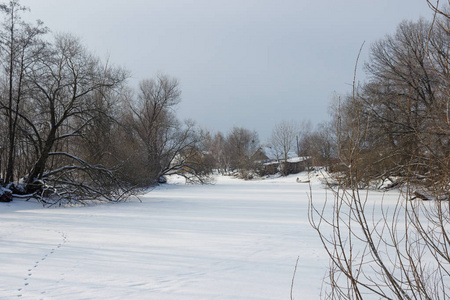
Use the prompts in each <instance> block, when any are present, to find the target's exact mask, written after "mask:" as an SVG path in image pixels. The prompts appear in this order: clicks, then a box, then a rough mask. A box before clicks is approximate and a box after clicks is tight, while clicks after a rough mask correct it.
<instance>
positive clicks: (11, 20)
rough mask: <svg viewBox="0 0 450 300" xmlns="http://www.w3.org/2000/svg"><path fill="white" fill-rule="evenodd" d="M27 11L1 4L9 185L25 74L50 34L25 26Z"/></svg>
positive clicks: (14, 2) (15, 3)
mask: <svg viewBox="0 0 450 300" xmlns="http://www.w3.org/2000/svg"><path fill="white" fill-rule="evenodd" d="M27 10H28V9H27V8H26V7H24V6H22V5H21V4H20V3H19V1H18V0H12V1H9V2H8V4H0V13H2V14H3V15H4V17H5V18H4V21H3V23H2V26H1V30H0V49H1V51H0V57H1V61H2V71H3V75H4V76H5V81H4V82H5V85H4V86H3V87H2V89H3V93H2V95H3V96H2V97H1V99H0V109H1V110H3V113H4V115H5V117H6V120H7V121H6V123H7V124H6V125H7V128H8V129H7V138H8V140H7V158H6V170H5V175H4V176H5V182H6V183H8V182H11V181H13V179H14V164H15V157H16V143H17V142H16V135H17V127H18V122H19V115H20V112H21V107H22V101H23V99H24V98H25V97H26V95H27V91H26V80H27V78H26V72H27V71H28V70H29V68H30V66H31V65H32V64H33V63H34V61H35V58H36V57H37V56H38V55H39V52H40V51H42V49H43V48H44V46H45V43H44V42H43V41H42V40H41V39H40V37H41V36H42V35H43V34H45V33H47V31H48V29H47V28H46V27H44V26H43V24H42V22H40V21H38V22H37V24H36V25H32V24H30V23H26V22H24V21H23V20H22V18H21V14H22V13H23V12H25V11H27ZM0 159H1V158H0Z"/></svg>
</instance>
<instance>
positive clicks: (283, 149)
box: [270, 121, 300, 176]
mask: <svg viewBox="0 0 450 300" xmlns="http://www.w3.org/2000/svg"><path fill="white" fill-rule="evenodd" d="M299 131H300V130H299V127H298V125H297V124H296V123H294V122H288V121H282V122H281V123H279V124H277V125H275V127H274V129H273V131H272V135H271V138H270V144H271V145H272V148H273V149H274V150H275V152H276V155H277V156H278V157H280V158H282V159H283V161H284V163H283V164H282V170H281V174H282V175H284V176H286V175H289V174H288V173H289V171H288V158H289V153H290V152H291V151H293V152H297V149H296V148H297V147H296V141H297V138H298V135H299Z"/></svg>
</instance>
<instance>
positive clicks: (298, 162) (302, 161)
mask: <svg viewBox="0 0 450 300" xmlns="http://www.w3.org/2000/svg"><path fill="white" fill-rule="evenodd" d="M287 157H288V159H287V161H286V162H285V160H284V155H280V154H279V153H278V155H277V151H275V150H274V149H273V148H271V147H268V146H262V147H260V148H259V149H258V150H257V151H256V152H255V153H254V154H253V156H252V159H253V161H254V162H255V163H257V164H259V165H260V166H261V167H262V173H263V174H265V175H271V174H276V173H278V172H280V171H281V169H282V166H284V165H285V164H286V166H285V167H284V170H285V173H286V174H296V173H299V172H301V171H303V170H305V169H306V168H307V167H308V164H309V163H310V161H311V157H299V156H298V155H297V154H296V153H295V152H289V153H288V155H287Z"/></svg>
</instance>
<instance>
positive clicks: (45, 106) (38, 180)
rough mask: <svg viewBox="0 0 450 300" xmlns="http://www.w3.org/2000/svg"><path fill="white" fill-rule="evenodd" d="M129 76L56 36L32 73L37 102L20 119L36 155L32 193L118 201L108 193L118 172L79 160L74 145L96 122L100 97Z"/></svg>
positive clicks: (30, 103)
mask: <svg viewBox="0 0 450 300" xmlns="http://www.w3.org/2000/svg"><path fill="white" fill-rule="evenodd" d="M126 76H127V75H126V72H124V71H123V70H121V69H115V68H110V67H108V66H104V65H102V64H101V62H100V61H99V60H98V59H97V58H96V57H94V56H92V55H91V54H89V53H88V52H87V50H86V49H85V48H84V47H83V46H82V45H81V44H80V42H79V40H78V39H77V38H74V37H73V36H71V35H68V34H65V35H58V36H56V38H55V42H54V44H53V45H49V46H47V48H46V49H45V51H42V53H41V54H40V55H39V56H38V57H37V58H36V61H35V62H34V63H33V64H32V65H31V66H30V68H29V70H28V71H27V77H28V82H29V83H28V89H30V91H31V93H32V97H30V99H28V101H27V102H26V103H25V105H26V107H27V110H26V111H27V113H23V114H20V117H21V120H22V123H23V126H22V128H21V131H22V132H23V133H24V135H25V136H26V137H27V140H28V142H29V143H30V144H31V145H32V148H31V149H33V150H34V152H33V155H32V157H34V162H33V164H32V165H31V168H29V169H28V170H27V173H28V175H27V176H26V177H27V179H26V190H27V192H28V193H31V192H35V191H41V190H42V189H43V187H46V189H48V190H51V191H56V190H57V189H58V188H57V187H61V186H66V187H68V188H67V189H65V190H66V191H69V190H70V191H73V192H70V193H69V192H66V193H65V194H64V197H66V198H70V197H69V196H68V194H71V195H76V193H77V192H80V193H81V194H85V196H86V193H89V194H90V195H92V197H95V196H99V195H101V196H104V197H107V198H109V199H112V198H110V197H109V196H108V195H107V194H108V193H106V192H105V190H107V189H108V188H109V187H112V185H114V184H113V181H114V179H113V177H114V176H112V175H113V174H112V172H111V171H110V170H107V169H106V168H104V167H103V166H100V165H91V164H89V163H88V162H87V161H86V160H85V159H83V158H81V157H78V155H77V154H76V153H73V152H74V150H75V149H73V144H72V143H71V142H70V141H73V140H74V139H76V138H79V137H80V136H81V134H82V131H83V129H84V128H86V126H88V125H89V124H91V123H92V121H93V120H94V119H95V113H96V111H97V108H96V107H95V105H94V101H93V97H94V96H95V93H102V92H103V91H105V90H107V89H114V88H115V87H117V86H118V85H120V84H121V83H122V82H123V81H124V80H125V78H126ZM31 108H33V109H31ZM71 152H72V153H71ZM94 173H97V174H96V175H93V174H94ZM105 180H107V181H109V182H108V183H107V182H106V181H105ZM82 182H85V184H83V183H82ZM89 185H92V186H89ZM70 186H72V187H70ZM97 188H98V189H97ZM102 190H103V192H101V191H102ZM62 197H63V196H61V197H60V198H62Z"/></svg>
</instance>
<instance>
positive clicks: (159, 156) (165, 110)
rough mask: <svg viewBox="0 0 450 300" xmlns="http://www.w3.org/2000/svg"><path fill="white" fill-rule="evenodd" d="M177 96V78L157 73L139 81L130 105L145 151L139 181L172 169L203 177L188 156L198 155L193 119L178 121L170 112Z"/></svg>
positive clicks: (150, 178)
mask: <svg viewBox="0 0 450 300" xmlns="http://www.w3.org/2000/svg"><path fill="white" fill-rule="evenodd" d="M180 96H181V91H180V89H179V84H178V81H177V80H176V79H174V78H170V77H168V76H167V75H162V74H159V75H157V76H156V78H155V79H148V80H144V81H142V82H141V84H140V89H139V94H138V99H137V101H136V102H135V103H132V104H131V106H130V107H131V110H132V113H133V119H132V120H131V122H132V124H131V126H132V128H133V131H134V132H135V134H136V136H137V137H138V139H139V142H140V144H141V146H142V148H143V149H144V150H143V151H144V152H145V164H144V169H145V170H146V172H145V173H146V176H145V178H142V180H143V181H142V184H151V183H152V182H155V181H157V180H160V179H161V177H162V176H164V175H169V174H174V173H178V174H180V175H183V176H185V177H187V178H188V179H189V180H194V178H195V179H197V180H200V181H203V180H204V178H203V177H202V176H201V175H204V174H201V173H202V172H200V169H202V168H201V167H200V162H199V161H194V160H192V158H193V157H194V156H197V155H198V145H197V144H198V143H199V136H198V135H197V133H196V131H195V126H194V123H193V122H192V121H187V122H185V123H184V124H182V123H180V122H179V121H178V120H177V118H176V116H175V113H174V112H175V111H174V109H175V106H176V105H177V104H178V103H179V102H180V101H181V98H180ZM191 175H192V176H193V177H191ZM196 175H198V176H197V177H196Z"/></svg>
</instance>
